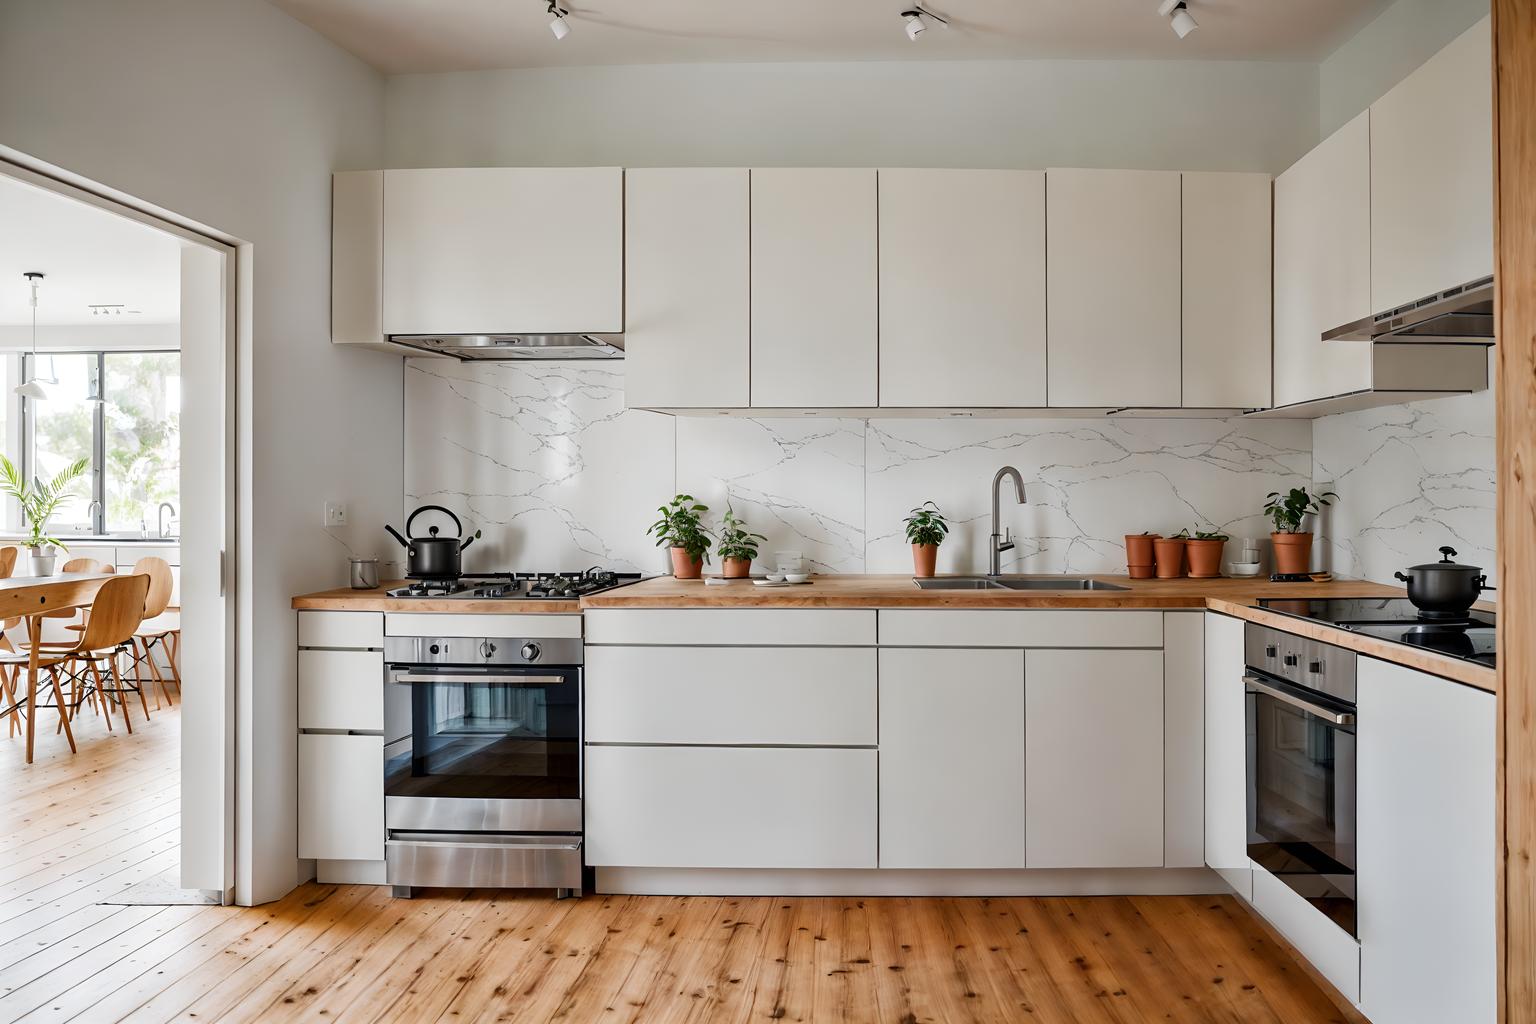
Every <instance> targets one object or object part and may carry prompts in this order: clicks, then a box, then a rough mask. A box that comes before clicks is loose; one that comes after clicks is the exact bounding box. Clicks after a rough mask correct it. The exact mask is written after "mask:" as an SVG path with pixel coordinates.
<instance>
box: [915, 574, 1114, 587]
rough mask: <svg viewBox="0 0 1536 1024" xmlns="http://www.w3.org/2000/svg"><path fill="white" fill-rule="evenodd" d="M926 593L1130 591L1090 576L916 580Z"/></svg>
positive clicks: (935, 578)
mask: <svg viewBox="0 0 1536 1024" xmlns="http://www.w3.org/2000/svg"><path fill="white" fill-rule="evenodd" d="M912 582H913V583H916V584H917V585H918V587H919V588H920V589H922V590H1129V589H1130V588H1129V587H1122V586H1119V585H1117V584H1114V583H1105V582H1103V581H1102V580H1094V579H1089V578H1088V577H1086V576H997V577H988V576H935V577H933V578H932V579H914V580H913V581H912Z"/></svg>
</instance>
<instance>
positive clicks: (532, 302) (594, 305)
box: [383, 167, 624, 334]
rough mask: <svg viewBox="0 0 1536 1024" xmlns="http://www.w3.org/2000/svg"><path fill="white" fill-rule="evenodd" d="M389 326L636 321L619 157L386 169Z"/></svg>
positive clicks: (551, 329) (498, 327)
mask: <svg viewBox="0 0 1536 1024" xmlns="http://www.w3.org/2000/svg"><path fill="white" fill-rule="evenodd" d="M383 310H384V312H383V320H384V332H385V333H386V334H476V333H497V332H519V333H521V332H527V333H564V332H585V333H593V334H611V333H618V332H620V331H622V330H623V329H624V181H623V171H622V170H620V169H619V168H617V167H580V168H554V167H468V168H438V169H431V170H404V171H385V172H384V305H383Z"/></svg>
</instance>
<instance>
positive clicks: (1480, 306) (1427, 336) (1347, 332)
mask: <svg viewBox="0 0 1536 1024" xmlns="http://www.w3.org/2000/svg"><path fill="white" fill-rule="evenodd" d="M1323 340H1324V341H1390V342H1392V343H1393V344H1402V343H1411V342H1431V343H1434V344H1437V345H1492V344H1493V340H1494V339H1493V277H1492V276H1489V277H1482V278H1478V279H1477V280H1476V281H1469V282H1467V283H1466V284H1464V285H1459V286H1457V287H1455V288H1450V289H1448V290H1446V291H1443V292H1436V293H1434V294H1433V295H1426V296H1425V297H1424V298H1422V299H1419V300H1417V301H1416V302H1410V303H1408V304H1407V305H1405V306H1398V307H1397V308H1396V309H1389V310H1386V311H1385V312H1382V313H1377V314H1375V315H1374V316H1368V317H1366V318H1365V319H1363V320H1356V321H1355V322H1354V323H1352V324H1345V325H1344V326H1343V327H1335V328H1334V329H1333V330H1331V331H1325V332H1324V333H1323Z"/></svg>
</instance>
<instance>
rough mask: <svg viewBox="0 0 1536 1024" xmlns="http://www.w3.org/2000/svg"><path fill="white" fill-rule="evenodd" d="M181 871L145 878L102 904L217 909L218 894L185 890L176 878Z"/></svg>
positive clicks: (174, 870)
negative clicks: (208, 907)
mask: <svg viewBox="0 0 1536 1024" xmlns="http://www.w3.org/2000/svg"><path fill="white" fill-rule="evenodd" d="M179 874H180V872H179V869H177V868H171V869H170V870H169V871H162V872H161V873H160V874H158V875H156V876H155V877H153V878H146V879H145V880H144V881H142V882H140V883H139V884H138V885H131V886H129V887H128V888H126V889H124V890H123V891H122V892H120V893H118V894H117V895H116V896H113V897H112V898H111V899H105V900H102V901H101V902H102V903H103V904H104V905H106V906H109V907H189V906H190V907H197V906H218V904H219V897H218V894H217V893H213V892H208V891H206V890H203V889H183V888H182V887H181V879H180V878H179V877H177V876H178V875H179Z"/></svg>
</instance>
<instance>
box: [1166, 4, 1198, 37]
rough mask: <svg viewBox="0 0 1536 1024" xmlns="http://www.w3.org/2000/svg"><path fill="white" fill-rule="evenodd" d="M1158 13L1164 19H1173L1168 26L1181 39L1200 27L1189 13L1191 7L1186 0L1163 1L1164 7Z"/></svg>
mask: <svg viewBox="0 0 1536 1024" xmlns="http://www.w3.org/2000/svg"><path fill="white" fill-rule="evenodd" d="M1157 13H1158V14H1159V15H1161V16H1162V17H1164V18H1170V17H1171V20H1170V21H1169V23H1168V24H1169V26H1170V27H1171V28H1172V29H1173V34H1174V35H1176V36H1178V37H1179V38H1180V39H1183V38H1184V37H1185V36H1187V35H1189V34H1190V33H1191V32H1193V31H1194V30H1195V29H1197V28H1199V27H1200V23H1199V22H1198V21H1196V20H1195V16H1194V15H1193V14H1190V13H1189V5H1188V4H1187V3H1186V2H1185V0H1163V2H1162V5H1161V6H1159V7H1158V9H1157Z"/></svg>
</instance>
